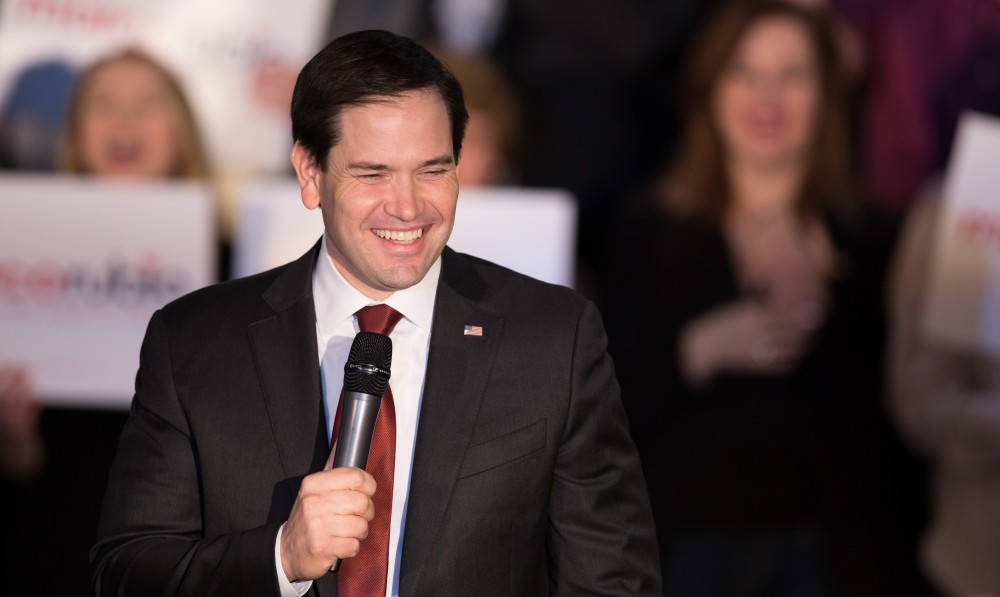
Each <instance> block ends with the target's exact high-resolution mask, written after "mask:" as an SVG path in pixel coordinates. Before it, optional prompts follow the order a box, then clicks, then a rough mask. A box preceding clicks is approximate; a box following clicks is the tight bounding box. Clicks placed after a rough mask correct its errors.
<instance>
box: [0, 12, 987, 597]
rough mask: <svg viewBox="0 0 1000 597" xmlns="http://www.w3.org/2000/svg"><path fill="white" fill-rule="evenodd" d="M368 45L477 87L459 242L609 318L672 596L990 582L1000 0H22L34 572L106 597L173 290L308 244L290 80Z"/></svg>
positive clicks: (7, 178)
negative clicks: (402, 48)
mask: <svg viewBox="0 0 1000 597" xmlns="http://www.w3.org/2000/svg"><path fill="white" fill-rule="evenodd" d="M361 29H388V30H391V31H394V32H396V33H400V34H403V35H407V36H410V37H412V38H414V39H416V40H418V41H421V42H423V43H425V45H426V46H427V47H428V48H429V49H431V50H432V51H433V52H435V53H436V54H437V55H438V56H439V57H440V58H441V59H442V61H444V62H445V63H446V64H447V65H448V66H449V68H451V69H452V71H453V72H454V73H455V74H456V76H457V77H458V78H459V80H460V81H461V82H462V85H463V88H464V90H465V94H466V101H467V104H468V107H469V111H470V114H471V121H470V125H469V129H468V133H467V136H466V139H465V144H464V146H463V151H462V155H461V159H460V180H461V185H462V189H463V190H462V194H461V198H462V199H460V203H459V205H460V207H459V219H460V222H459V225H458V226H457V227H456V236H455V238H454V243H453V244H454V245H455V246H456V248H457V249H460V250H466V251H468V252H472V253H482V254H483V256H485V257H487V258H490V259H492V260H495V261H498V262H500V263H502V264H505V265H509V266H510V267H513V268H514V269H519V270H521V271H525V272H526V273H529V274H531V275H535V276H538V277H541V278H543V279H546V280H547V281H551V282H553V283H559V284H565V285H569V286H573V287H575V288H576V289H577V290H579V291H580V292H581V293H583V294H584V295H586V296H588V297H589V298H591V299H593V300H594V301H595V302H596V303H597V304H598V306H599V307H600V308H601V310H602V313H603V315H604V318H605V323H606V325H607V328H608V333H609V338H610V351H611V355H612V357H613V358H614V360H615V362H616V365H617V368H618V375H619V381H620V382H621V385H622V388H623V401H624V403H625V406H626V409H627V411H628V413H629V415H630V419H631V421H632V431H633V436H634V438H635V440H636V442H637V445H638V446H639V448H640V453H641V456H642V458H643V464H644V469H645V473H646V478H647V482H648V484H649V486H650V494H651V498H652V501H653V505H654V514H655V517H656V523H657V531H658V535H659V537H660V547H661V556H662V559H663V571H664V578H665V594H667V595H697V596H720V597H728V596H733V597H738V596H742V595H747V596H761V597H767V596H772V595H773V596H786V595H787V596H836V595H851V596H859V595H862V596H863V595H880V596H883V597H885V596H893V595H899V596H911V595H915V596H921V595H924V596H935V595H941V596H950V595H964V596H970V597H971V596H983V595H993V596H994V597H1000V565H998V563H1000V376H998V375H997V374H1000V367H998V366H997V365H998V364H1000V360H998V356H997V346H998V345H1000V340H998V336H997V333H998V332H1000V326H997V328H990V327H989V325H987V323H986V322H988V321H992V319H990V317H991V316H990V314H991V313H1000V300H998V298H997V297H998V296H1000V293H998V292H996V291H994V290H990V289H991V288H992V286H991V283H993V282H994V281H996V280H1000V273H998V272H1000V267H997V266H996V264H997V263H1000V257H998V255H997V253H998V251H997V248H998V247H1000V243H998V242H997V239H1000V225H998V224H997V222H1000V142H998V141H997V134H996V131H997V130H1000V129H998V126H997V124H996V123H997V121H996V120H995V118H996V117H1000V2H996V1H995V0H882V1H880V2H866V1H862V0H829V1H824V0H797V1H791V2H760V1H757V0H616V1H614V2H608V1H606V0H605V1H599V0H573V1H570V0H549V1H547V2H537V1H529V0H336V1H335V2H331V1H328V0H285V1H284V2H281V3H273V2H266V1H264V0H251V1H241V2H237V1H235V0H220V1H216V2H211V3H204V2H195V1H193V0H159V1H157V2H142V1H139V0H0V472H2V479H0V490H2V495H3V503H2V508H3V515H2V516H3V522H2V527H0V528H2V532H3V537H5V541H4V544H5V546H6V555H5V556H4V557H3V558H0V561H2V566H4V570H3V572H2V578H3V579H4V586H8V587H11V589H12V590H13V591H14V592H12V593H11V594H19V593H20V591H22V590H24V591H25V592H27V591H28V590H30V591H31V593H33V594H36V595H85V594H88V593H89V571H88V566H89V563H88V550H89V548H90V546H91V544H92V542H93V540H94V536H95V533H96V527H97V520H98V516H99V510H100V502H101V498H102V494H103V491H104V485H105V482H106V475H107V470H108V468H109V466H110V463H111V460H112V458H113V456H114V450H115V446H116V443H117V438H118V434H119V432H120V430H121V427H122V425H123V424H124V422H125V420H126V418H127V416H128V406H129V400H130V398H131V394H130V392H131V390H130V384H131V382H132V378H133V376H134V371H135V369H136V367H137V366H138V348H139V342H140V341H141V337H142V333H143V331H144V328H145V322H146V320H148V317H149V315H150V314H151V313H152V311H153V310H154V309H155V308H157V307H158V306H160V305H162V304H164V303H165V302H167V301H169V300H171V299H172V298H175V297H176V296H179V295H180V294H183V293H184V292H187V291H190V290H193V289H195V288H197V287H199V286H202V285H204V284H208V283H212V282H215V281H222V280H225V279H228V278H231V277H234V276H236V275H246V274H250V273H254V272H256V271H262V270H263V269H267V268H269V267H272V266H274V265H278V264H280V263H282V262H284V261H287V260H290V259H292V258H294V257H297V256H298V255H299V254H301V253H302V252H303V251H305V250H306V249H308V248H309V247H310V246H311V245H312V244H313V243H314V242H315V240H316V239H317V238H318V236H319V234H320V233H321V230H322V225H321V224H320V221H319V218H318V215H317V214H314V213H311V212H308V211H307V210H305V209H304V208H302V207H301V203H300V202H299V199H298V193H297V186H296V184H295V180H294V176H293V173H292V170H291V168H290V164H289V161H288V156H289V153H290V150H291V138H290V130H289V128H290V124H289V117H288V111H289V102H290V98H291V92H292V88H293V86H294V82H295V77H296V75H297V73H298V71H299V69H300V68H301V67H302V66H303V65H304V64H305V62H306V61H307V60H308V59H309V58H310V57H311V56H312V55H313V54H314V53H315V52H316V51H318V50H319V49H320V48H321V47H322V46H323V45H325V44H326V43H327V42H328V41H329V40H331V39H333V38H335V37H337V36H339V35H342V34H345V33H348V32H351V31H356V30H361ZM970 113H975V114H977V115H980V118H979V119H978V120H975V125H976V126H975V130H976V131H984V132H983V134H982V135H981V137H975V139H976V141H975V142H973V141H969V143H967V144H966V145H963V146H962V147H963V148H964V150H965V152H964V153H962V154H961V155H962V156H964V157H963V159H964V161H963V162H962V163H969V164H972V163H973V162H975V164H977V165H975V166H974V167H973V166H970V168H973V170H974V171H975V172H974V173H973V174H968V175H966V174H962V177H960V176H959V175H958V174H956V173H955V172H956V171H957V170H956V167H955V164H956V163H957V158H956V156H958V155H959V152H957V151H956V150H955V148H956V146H957V145H958V142H957V141H956V140H957V139H959V138H960V136H959V135H958V134H957V133H956V131H958V130H962V131H965V128H964V126H965V125H962V126H960V123H964V122H967V121H968V115H969V114H970ZM970 128H972V125H970ZM963 134H964V132H963ZM977 134H978V133H977ZM969 135H972V133H969ZM961 138H966V137H961ZM968 138H969V139H972V138H973V137H972V136H968ZM980 139H982V140H981V141H980ZM963 172H964V171H963ZM970 177H971V178H970ZM973 179H974V180H975V183H974V184H971V186H970V185H964V186H963V184H960V183H962V182H963V181H966V180H973ZM970 188H971V189H972V190H971V191H970V190H969V189H970ZM972 195H976V196H977V197H985V199H982V200H979V201H978V203H975V212H974V215H975V218H973V219H972V220H969V219H966V220H961V218H959V219H958V220H956V218H957V217H958V216H956V215H955V214H959V213H960V211H961V210H960V208H963V207H962V206H967V205H971V203H970V201H972V200H971V199H968V197H970V196H972ZM961 213H965V212H961ZM966 215H967V214H966ZM959 220H961V221H964V222H965V224H962V226H964V228H960V231H962V230H964V231H965V232H966V233H968V235H970V236H972V237H975V239H976V240H975V242H976V243H977V244H976V245H975V246H976V247H977V249H976V253H975V256H973V257H969V259H972V260H973V261H975V263H976V266H975V268H972V269H975V272H974V273H972V274H970V276H971V277H967V278H963V279H965V280H966V282H964V283H967V284H969V285H971V286H970V288H972V290H969V291H967V292H968V293H972V294H975V296H976V300H977V301H978V302H976V303H975V304H976V308H975V309H969V308H957V309H951V311H948V306H947V305H946V306H945V307H941V309H939V312H941V313H944V312H947V313H945V315H943V316H939V317H938V320H940V319H941V317H944V319H945V320H948V318H952V319H955V318H963V317H967V316H969V314H970V312H973V311H975V312H976V313H979V314H980V315H982V317H980V318H979V319H976V320H975V321H974V322H973V323H971V324H970V323H954V322H953V323H954V325H951V323H947V322H946V324H942V325H943V327H942V325H938V326H937V327H934V328H933V329H932V328H929V327H928V326H927V325H925V323H924V319H925V318H926V311H927V308H926V305H927V304H928V301H930V303H933V304H935V305H937V304H938V303H940V302H941V301H944V302H945V303H947V302H948V301H949V300H951V299H950V298H949V297H950V296H951V294H950V293H952V292H954V293H958V294H961V293H962V292H964V291H960V289H959V288H958V287H957V286H956V285H954V284H951V283H948V284H944V286H943V287H944V288H945V290H944V291H941V290H940V288H941V287H942V285H941V284H940V282H936V280H938V278H940V276H942V275H943V274H942V273H941V272H942V271H944V270H945V269H948V271H957V270H961V271H966V272H967V271H970V268H971V267H972V266H969V265H968V261H961V260H960V261H955V260H954V259H953V260H952V261H947V260H945V259H943V258H938V257H936V256H937V255H938V252H939V251H944V250H945V249H939V248H938V247H939V245H942V243H943V242H944V241H942V240H941V239H943V238H948V235H947V234H946V232H944V231H946V230H950V228H946V224H948V225H950V224H949V223H951V222H953V221H959ZM969 222H972V223H969ZM522 225H523V229H522V228H521V227H522ZM956 225H958V224H956ZM476 237H479V238H476ZM477 243H478V244H477ZM956 263H957V265H956ZM940 264H950V265H940ZM533 267H537V268H538V269H532V268H533ZM942 268H944V269H942ZM949 268H950V269H949ZM939 270H940V271H939ZM969 280H971V281H969ZM935 284H937V286H935ZM996 287H997V288H1000V283H997V285H996ZM935 288H938V290H934V289H935ZM942 296H944V298H941V297H942ZM963 296H964V295H963ZM934 301H937V302H934ZM949 313H957V314H949ZM994 318H995V317H994ZM963 321H965V320H964V319H963ZM962 325H965V327H966V328H967V329H971V330H973V331H974V332H975V331H982V332H983V333H981V334H977V333H966V334H964V335H963V334H949V333H947V332H941V330H942V329H943V328H944V327H948V326H951V327H961V326H962ZM949 329H951V328H949ZM935 330H936V332H935ZM984 330H985V331H984ZM991 330H992V331H991ZM8 581H9V583H8Z"/></svg>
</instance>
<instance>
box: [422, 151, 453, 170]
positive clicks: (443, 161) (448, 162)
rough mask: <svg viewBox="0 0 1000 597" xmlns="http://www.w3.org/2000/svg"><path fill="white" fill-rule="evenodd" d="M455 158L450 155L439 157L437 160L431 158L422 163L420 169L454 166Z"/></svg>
mask: <svg viewBox="0 0 1000 597" xmlns="http://www.w3.org/2000/svg"><path fill="white" fill-rule="evenodd" d="M454 165H455V156H453V155H450V154H443V155H439V156H438V157H436V158H431V159H429V160H427V161H425V162H421V164H420V167H421V168H426V167H427V166H454Z"/></svg>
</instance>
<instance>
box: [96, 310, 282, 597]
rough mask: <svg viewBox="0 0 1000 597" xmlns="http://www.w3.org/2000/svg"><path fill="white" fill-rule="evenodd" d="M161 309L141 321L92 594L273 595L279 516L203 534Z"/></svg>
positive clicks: (190, 447)
mask: <svg viewBox="0 0 1000 597" xmlns="http://www.w3.org/2000/svg"><path fill="white" fill-rule="evenodd" d="M164 319H165V317H164V316H163V313H162V312H157V313H156V314H154V316H153V318H152V320H151V321H150V324H149V328H148V330H147V333H146V338H145V339H144V341H143V346H142V350H141V356H140V366H139V373H138V376H137V378H136V393H135V397H134V399H133V402H132V409H131V414H130V416H129V420H128V422H127V423H126V425H125V428H124V429H123V432H122V437H121V440H120V443H119V446H118V451H117V456H116V458H115V462H114V464H113V465H112V468H111V471H110V475H109V483H108V489H107V493H106V495H105V499H104V505H103V511H102V515H101V523H100V528H99V530H98V543H97V545H96V546H95V547H94V549H93V551H92V553H91V559H92V561H93V570H94V579H93V582H94V585H93V591H94V594H95V595H126V594H127V595H209V594H211V595H250V594H253V595H262V594H274V595H277V594H278V584H277V576H276V574H277V573H276V570H275V566H274V541H275V538H276V535H277V531H278V527H279V526H280V523H274V524H267V525H264V526H261V527H258V528H253V529H250V530H246V531H243V532H233V533H230V534H222V535H218V536H212V537H205V536H204V535H203V524H202V512H201V501H202V500H201V497H202V496H201V495H200V492H201V489H200V483H199V476H200V474H201V473H202V471H200V470H199V466H198V461H197V452H198V446H197V445H196V442H195V440H194V437H193V434H192V433H191V431H190V427H189V424H188V420H187V417H186V413H185V412H184V409H183V406H182V404H181V402H180V400H179V399H178V395H177V390H176V387H175V383H174V382H175V378H174V376H175V374H178V375H179V374H181V373H180V372H178V371H175V368H174V365H173V364H172V363H171V360H170V351H169V342H170V338H169V334H168V331H167V327H166V325H165V324H164Z"/></svg>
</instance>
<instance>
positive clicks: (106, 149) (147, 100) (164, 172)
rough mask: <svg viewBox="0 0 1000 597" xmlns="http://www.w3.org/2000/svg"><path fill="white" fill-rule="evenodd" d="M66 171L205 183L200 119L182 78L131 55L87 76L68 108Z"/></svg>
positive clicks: (132, 52)
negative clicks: (182, 84)
mask: <svg viewBox="0 0 1000 597" xmlns="http://www.w3.org/2000/svg"><path fill="white" fill-rule="evenodd" d="M60 169H61V170H62V171H64V172H71V173H77V174H89V175H93V176H98V177H103V178H140V179H165V178H180V179H204V178H207V177H208V166H207V162H206V158H205V151H204V149H203V147H202V142H201V137H200V135H199V132H198V127H197V124H196V122H195V117H194V112H193V111H192V110H191V106H190V104H189V103H188V101H187V98H186V96H185V95H184V92H183V90H182V88H181V85H180V83H179V82H178V80H177V78H176V77H174V75H173V74H171V73H170V72H169V71H167V70H166V69H165V68H164V67H163V66H161V65H160V64H159V63H158V62H157V61H156V60H154V59H153V58H151V57H149V56H148V55H146V54H144V53H142V52H140V51H138V50H133V49H128V50H124V51H121V52H118V53H116V54H113V55H111V56H108V57H106V58H104V59H102V60H100V61H98V62H96V63H94V64H93V65H91V66H90V67H89V68H87V69H86V70H85V71H84V72H83V74H82V75H81V76H80V79H79V81H78V83H77V87H76V90H75V93H74V96H73V99H72V100H71V102H70V109H69V116H68V119H67V128H66V132H65V137H64V139H63V143H62V151H61V155H60Z"/></svg>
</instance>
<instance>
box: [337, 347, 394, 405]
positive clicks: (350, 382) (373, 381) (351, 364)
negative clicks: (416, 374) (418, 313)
mask: <svg viewBox="0 0 1000 597" xmlns="http://www.w3.org/2000/svg"><path fill="white" fill-rule="evenodd" d="M391 364H392V340H391V339H390V338H389V336H386V335H384V334H377V333H375V332H359V333H358V335H357V336H355V337H354V343H353V344H351V352H350V354H349V355H348V357H347V363H345V364H344V391H345V392H360V393H362V394H370V395H372V396H382V394H383V393H384V392H385V387H386V386H387V385H389V375H390V372H389V367H390V365H391Z"/></svg>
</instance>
